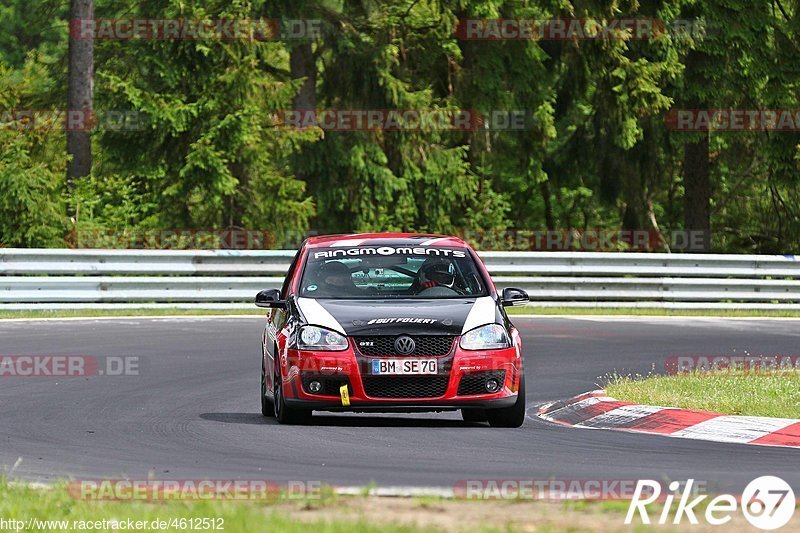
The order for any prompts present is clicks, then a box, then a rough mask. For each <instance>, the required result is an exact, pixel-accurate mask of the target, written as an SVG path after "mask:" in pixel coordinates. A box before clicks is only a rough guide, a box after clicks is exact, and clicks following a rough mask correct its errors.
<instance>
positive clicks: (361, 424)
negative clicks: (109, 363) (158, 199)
mask: <svg viewBox="0 0 800 533" xmlns="http://www.w3.org/2000/svg"><path fill="white" fill-rule="evenodd" d="M514 322H515V323H516V324H517V326H518V327H519V328H520V330H521V332H522V334H523V339H524V345H525V354H524V357H525V364H526V375H527V389H528V390H527V395H528V404H529V413H530V416H529V419H528V420H527V421H526V423H525V425H524V426H523V427H522V428H519V429H493V428H490V427H488V426H486V425H481V424H469V423H465V422H462V421H461V418H460V415H459V414H458V413H457V412H453V413H441V414H436V413H431V414H426V413H423V414H399V415H383V414H381V415H369V414H326V413H317V414H315V416H314V420H315V422H316V425H313V426H280V425H278V424H277V423H276V422H275V420H274V419H270V418H264V417H262V416H261V414H260V412H259V401H258V394H259V370H258V365H259V342H260V335H261V329H262V319H259V318H252V317H233V318H207V317H206V318H204V317H188V318H186V317H182V318H158V319H150V318H127V319H113V320H108V319H103V320H97V319H95V320H93V319H86V320H50V321H0V354H1V355H33V354H37V355H53V354H70V355H75V354H81V355H90V356H98V357H104V356H106V357H107V356H138V357H140V358H142V360H143V364H142V369H141V373H140V375H138V376H123V377H113V376H107V375H104V376H93V377H80V378H52V377H35V378H34V377H27V378H22V377H2V378H0V474H2V473H5V474H6V475H8V474H9V473H11V474H12V477H15V478H19V477H21V478H25V479H31V480H38V481H51V480H54V479H60V478H77V479H86V478H91V479H97V478H108V477H111V478H117V477H120V476H127V477H130V478H133V479H146V478H147V476H148V475H153V476H155V477H157V478H160V479H271V480H276V481H278V482H285V481H289V480H298V481H322V482H324V483H331V484H335V485H341V486H354V485H365V484H367V483H371V482H373V483H375V484H377V485H378V486H379V487H383V486H387V487H388V486H394V487H396V486H423V487H429V486H432V487H448V488H449V487H452V485H453V484H454V483H456V482H457V481H459V480H469V479H479V480H487V479H491V480H497V479H547V478H555V479H561V480H606V479H608V480H611V479H623V480H629V479H641V478H653V479H658V480H665V479H680V480H685V479H687V478H694V479H696V480H702V481H704V482H706V483H707V484H708V487H709V488H713V489H719V490H726V491H741V490H742V488H743V487H744V486H745V485H746V484H747V482H748V481H750V480H752V479H754V478H756V477H758V476H761V475H767V474H774V475H779V476H781V477H783V478H784V479H785V480H786V481H788V482H789V483H790V484H792V485H794V486H798V485H800V451H798V450H793V449H781V448H769V447H760V446H748V445H740V444H721V443H715V442H703V441H696V440H683V439H677V438H668V437H661V436H653V435H636V434H630V433H623V432H613V431H604V430H588V429H574V428H567V427H560V426H556V425H552V424H549V423H546V422H544V421H541V420H539V419H537V418H535V417H534V416H533V413H534V412H535V410H536V406H537V405H539V404H541V403H543V402H547V401H551V400H555V399H562V398H567V397H569V396H572V395H575V394H579V393H582V392H585V391H589V390H592V389H594V388H596V384H597V383H598V382H599V380H600V378H601V377H602V376H604V375H607V374H608V373H610V372H613V371H615V370H616V371H618V372H624V373H629V372H630V373H641V374H647V373H648V372H650V371H653V370H655V371H656V372H661V371H663V368H664V362H665V360H666V359H667V358H668V357H669V356H671V355H677V354H679V355H687V354H688V355H694V354H702V355H717V354H740V355H741V354H745V353H750V354H769V355H774V354H792V355H796V354H797V353H798V349H799V348H800V320H774V319H762V320H750V319H714V318H695V317H693V318H669V317H667V318H648V317H639V318H603V317H583V318H577V317H576V318H516V319H515V320H514ZM20 458H21V461H18V460H19V459H20ZM15 463H18V464H17V466H16V468H14V469H13V472H11V470H12V467H13V465H15Z"/></svg>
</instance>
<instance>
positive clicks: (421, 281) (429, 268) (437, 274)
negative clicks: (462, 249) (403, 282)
mask: <svg viewBox="0 0 800 533" xmlns="http://www.w3.org/2000/svg"><path fill="white" fill-rule="evenodd" d="M453 270H454V269H453V263H451V262H450V261H447V260H446V259H438V258H430V259H427V260H426V261H425V262H424V263H423V264H422V266H421V267H420V269H419V273H418V278H417V282H418V283H417V285H418V286H419V291H423V290H425V289H430V288H432V287H447V288H448V289H453V285H455V281H456V278H455V275H454V274H453ZM419 291H418V292H419Z"/></svg>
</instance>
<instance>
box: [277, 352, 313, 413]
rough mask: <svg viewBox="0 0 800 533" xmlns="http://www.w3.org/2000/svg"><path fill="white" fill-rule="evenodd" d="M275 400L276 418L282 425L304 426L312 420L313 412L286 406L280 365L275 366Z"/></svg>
mask: <svg viewBox="0 0 800 533" xmlns="http://www.w3.org/2000/svg"><path fill="white" fill-rule="evenodd" d="M273 388H274V400H273V402H272V403H273V405H274V406H275V418H276V419H277V420H278V422H280V423H281V424H303V423H306V422H309V421H310V419H311V411H309V410H308V409H296V408H292V407H289V406H288V405H286V400H285V399H284V395H283V379H282V378H281V369H280V365H278V364H277V361H276V365H275V383H274V385H273Z"/></svg>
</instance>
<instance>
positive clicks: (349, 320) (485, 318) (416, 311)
mask: <svg viewBox="0 0 800 533" xmlns="http://www.w3.org/2000/svg"><path fill="white" fill-rule="evenodd" d="M297 306H298V308H299V309H300V311H301V313H302V314H303V317H304V318H305V321H306V322H307V323H308V324H314V325H317V326H323V327H326V328H329V329H333V330H335V331H338V332H340V333H344V334H346V335H400V334H403V333H407V334H416V335H437V334H438V335H444V334H446V335H461V334H462V333H465V332H467V331H469V330H471V329H473V328H475V327H478V326H482V325H484V324H490V323H495V322H501V323H502V320H501V316H500V311H499V309H498V307H497V302H496V301H495V300H494V298H492V297H491V296H483V297H480V298H452V299H451V298H448V299H436V300H428V299H405V300H397V299H395V300H361V299H359V300H332V299H323V298H320V299H313V298H298V299H297Z"/></svg>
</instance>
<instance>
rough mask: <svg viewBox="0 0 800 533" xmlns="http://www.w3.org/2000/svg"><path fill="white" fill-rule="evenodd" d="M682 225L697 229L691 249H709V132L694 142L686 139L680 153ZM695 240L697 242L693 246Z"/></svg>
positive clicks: (705, 250) (691, 230)
mask: <svg viewBox="0 0 800 533" xmlns="http://www.w3.org/2000/svg"><path fill="white" fill-rule="evenodd" d="M683 221H684V222H683V227H684V230H685V231H687V232H690V233H689V235H692V233H691V232H700V233H699V235H700V236H701V238H698V239H697V240H695V238H691V239H690V244H692V245H693V246H690V249H689V250H687V251H691V252H709V251H710V250H711V179H710V177H709V161H708V132H704V133H703V134H702V137H701V138H700V139H699V140H696V141H687V142H686V143H685V144H684V152H683ZM695 243H697V245H699V246H697V245H694V244H695Z"/></svg>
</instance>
